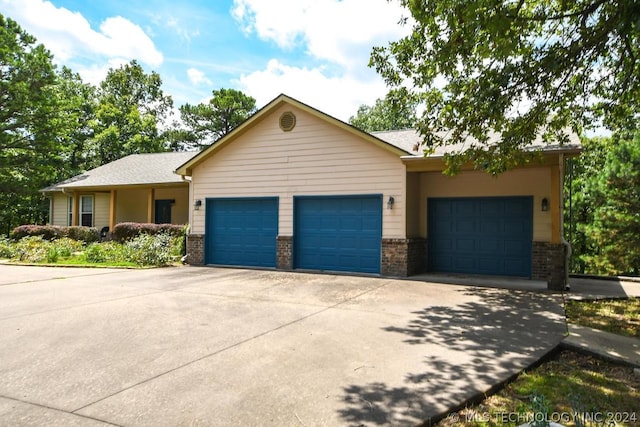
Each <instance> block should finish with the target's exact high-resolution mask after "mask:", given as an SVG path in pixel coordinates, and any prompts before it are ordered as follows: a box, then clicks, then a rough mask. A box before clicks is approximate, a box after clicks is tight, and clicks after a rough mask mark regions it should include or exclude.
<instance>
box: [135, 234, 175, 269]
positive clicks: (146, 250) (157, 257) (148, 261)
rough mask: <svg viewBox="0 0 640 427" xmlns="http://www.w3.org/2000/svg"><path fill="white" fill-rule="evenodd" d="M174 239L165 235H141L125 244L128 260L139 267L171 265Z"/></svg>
mask: <svg viewBox="0 0 640 427" xmlns="http://www.w3.org/2000/svg"><path fill="white" fill-rule="evenodd" d="M175 239H176V238H175V237H172V236H171V235H169V234H167V233H161V234H157V235H155V236H151V235H149V234H141V235H139V236H138V237H136V238H134V239H133V240H131V241H129V242H127V244H126V246H127V247H128V248H129V250H130V260H131V261H132V262H135V263H136V264H139V265H155V266H163V265H168V264H170V263H171V260H172V253H173V247H174V244H175V242H174V241H175Z"/></svg>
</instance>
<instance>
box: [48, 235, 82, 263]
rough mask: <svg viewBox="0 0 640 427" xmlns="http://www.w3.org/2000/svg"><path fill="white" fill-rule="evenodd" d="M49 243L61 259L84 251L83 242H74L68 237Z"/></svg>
mask: <svg viewBox="0 0 640 427" xmlns="http://www.w3.org/2000/svg"><path fill="white" fill-rule="evenodd" d="M51 243H52V244H53V246H54V247H55V248H56V250H57V251H58V255H60V256H61V257H63V258H69V257H70V256H71V255H73V254H74V253H76V252H81V251H82V250H83V249H84V243H83V242H79V241H78V240H74V239H71V238H69V237H63V238H61V239H57V240H53V241H52V242H51Z"/></svg>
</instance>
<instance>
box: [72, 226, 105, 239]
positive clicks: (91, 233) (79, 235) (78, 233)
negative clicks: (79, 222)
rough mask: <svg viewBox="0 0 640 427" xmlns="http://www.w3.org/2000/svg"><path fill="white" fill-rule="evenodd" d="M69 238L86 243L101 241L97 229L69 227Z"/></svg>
mask: <svg viewBox="0 0 640 427" xmlns="http://www.w3.org/2000/svg"><path fill="white" fill-rule="evenodd" d="M67 236H69V238H71V239H73V240H78V241H80V242H84V243H92V242H99V241H100V231H98V229H97V228H95V227H78V226H73V227H67Z"/></svg>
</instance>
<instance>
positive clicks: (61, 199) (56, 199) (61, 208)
mask: <svg viewBox="0 0 640 427" xmlns="http://www.w3.org/2000/svg"><path fill="white" fill-rule="evenodd" d="M51 200H52V202H53V205H52V206H51V208H52V211H51V225H59V226H62V227H66V226H67V225H69V196H68V195H66V194H64V193H54V194H53V195H52V196H51Z"/></svg>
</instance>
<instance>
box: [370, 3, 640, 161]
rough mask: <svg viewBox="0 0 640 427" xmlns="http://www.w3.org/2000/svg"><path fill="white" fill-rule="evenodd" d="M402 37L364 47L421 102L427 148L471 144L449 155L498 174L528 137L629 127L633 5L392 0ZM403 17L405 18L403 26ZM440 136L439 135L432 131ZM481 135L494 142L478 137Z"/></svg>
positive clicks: (637, 12)
mask: <svg viewBox="0 0 640 427" xmlns="http://www.w3.org/2000/svg"><path fill="white" fill-rule="evenodd" d="M400 3H401V4H402V5H403V6H405V7H407V8H408V10H409V12H410V13H411V16H412V17H413V22H412V24H411V25H412V31H411V34H409V35H408V36H406V37H404V38H402V39H400V40H398V41H395V42H392V43H390V44H389V45H388V46H386V47H376V48H374V50H373V52H372V55H371V61H370V64H371V65H372V66H374V67H375V68H376V70H377V71H378V73H380V74H381V75H382V76H383V77H384V79H385V80H386V82H387V83H388V84H389V85H390V86H392V87H403V86H404V87H409V88H413V89H412V90H413V91H415V92H416V93H419V94H420V95H421V96H423V97H424V98H423V99H424V105H425V110H424V113H423V114H422V117H421V118H420V120H419V123H418V128H419V130H420V131H421V133H422V134H423V135H424V138H425V144H426V146H427V147H428V148H436V147H438V146H442V145H446V144H456V143H461V142H463V141H465V140H467V138H468V137H469V136H471V137H474V138H475V139H476V140H477V143H475V144H469V145H468V146H467V148H465V150H464V151H463V152H461V153H460V154H458V155H455V156H450V157H448V158H447V159H446V160H447V165H448V168H449V171H454V172H455V171H456V170H458V169H459V167H460V165H462V164H463V163H465V162H466V161H475V162H476V165H482V166H484V167H485V168H486V169H488V171H489V172H493V173H499V172H502V171H504V170H506V169H508V168H509V167H513V166H515V165H517V164H519V163H520V162H523V161H525V160H526V157H523V156H522V155H521V154H520V152H521V150H522V148H523V147H525V146H527V145H528V144H529V143H531V142H532V141H533V140H534V139H535V138H536V136H537V135H539V134H543V135H544V140H545V141H547V142H556V143H557V142H559V143H566V142H567V141H568V135H567V132H566V131H565V130H566V129H567V128H568V127H572V128H573V129H574V130H576V131H580V130H581V129H582V128H583V127H590V126H597V125H598V124H599V123H600V120H602V122H603V123H604V124H605V125H606V126H607V127H609V128H610V129H612V130H622V129H630V130H633V129H636V127H637V119H638V115H639V113H640V110H639V109H640V61H639V60H638V58H640V44H639V43H638V40H639V39H640V26H639V25H637V22H638V20H639V19H640V7H638V4H637V2H634V1H624V0H610V1H592V2H586V1H579V0H550V1H549V0H532V1H527V2H524V1H510V0H463V1H456V2H451V1H449V0H429V1H427V0H400ZM408 22H409V21H408V20H405V24H406V23H408ZM445 130H446V131H448V132H447V136H446V137H444V136H442V134H441V133H438V132H441V131H445ZM491 131H497V132H500V133H501V139H500V141H499V142H498V143H497V144H495V145H491V144H488V141H489V134H490V132H491Z"/></svg>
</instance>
